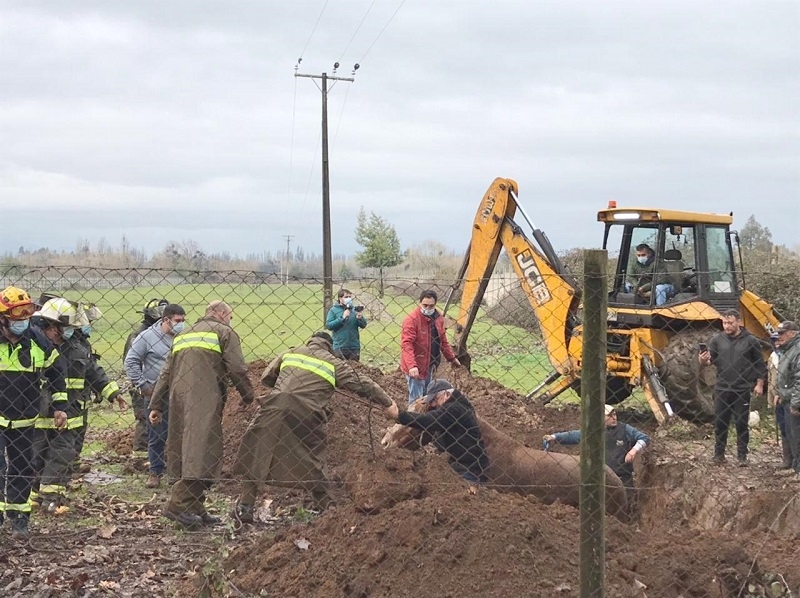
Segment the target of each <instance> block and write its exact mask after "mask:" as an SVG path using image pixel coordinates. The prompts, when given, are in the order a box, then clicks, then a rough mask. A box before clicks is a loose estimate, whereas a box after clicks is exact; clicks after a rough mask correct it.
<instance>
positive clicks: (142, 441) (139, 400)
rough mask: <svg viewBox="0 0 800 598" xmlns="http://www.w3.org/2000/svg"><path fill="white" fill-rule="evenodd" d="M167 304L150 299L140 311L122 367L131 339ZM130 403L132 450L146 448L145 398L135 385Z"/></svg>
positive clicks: (127, 343) (157, 317) (159, 315)
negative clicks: (139, 320) (139, 318)
mask: <svg viewBox="0 0 800 598" xmlns="http://www.w3.org/2000/svg"><path fill="white" fill-rule="evenodd" d="M167 305H169V301H167V300H166V299H150V301H148V302H147V304H146V305H145V306H144V309H143V310H142V311H141V313H142V315H143V316H144V318H143V319H142V321H141V322H140V323H139V324H137V325H136V327H135V328H134V329H133V332H131V333H130V334H129V335H128V339H127V340H126V341H125V348H124V349H123V350H122V369H123V371H124V370H125V357H126V356H127V355H128V350H129V349H130V348H131V345H132V344H133V341H134V340H136V337H137V336H139V335H140V334H141V333H142V332H144V331H145V330H147V329H148V328H150V327H151V326H152V325H153V324H155V323H156V322H158V321H159V320H161V318H162V317H163V316H164V308H165V307H166V306H167ZM130 395H131V403H132V404H133V415H134V417H135V418H136V429H135V430H134V433H133V450H134V451H146V450H147V429H148V428H147V399H146V398H145V397H144V395H142V391H141V390H140V389H138V388H136V387H133V388H131V390H130Z"/></svg>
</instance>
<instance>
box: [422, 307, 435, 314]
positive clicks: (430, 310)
mask: <svg viewBox="0 0 800 598" xmlns="http://www.w3.org/2000/svg"><path fill="white" fill-rule="evenodd" d="M419 310H420V311H421V312H422V315H423V316H432V315H433V314H434V312H435V311H436V308H435V307H427V308H426V307H420V308H419Z"/></svg>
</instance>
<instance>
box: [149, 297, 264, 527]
mask: <svg viewBox="0 0 800 598" xmlns="http://www.w3.org/2000/svg"><path fill="white" fill-rule="evenodd" d="M232 318H233V309H232V308H231V307H230V306H229V305H228V304H227V303H225V302H224V301H219V300H217V301H212V302H211V303H209V304H208V307H206V313H205V316H204V317H203V318H201V319H200V320H198V322H197V323H196V324H194V325H193V326H190V327H189V328H187V329H186V330H185V331H184V332H182V333H181V334H179V335H177V336H176V337H175V339H174V340H173V342H172V352H171V353H170V356H169V358H168V359H167V362H166V364H165V365H164V368H163V369H162V370H161V374H160V375H159V378H158V382H156V386H155V388H154V389H153V396H152V398H151V399H150V410H151V411H150V423H151V424H153V425H154V426H155V425H158V424H159V423H160V422H161V419H162V413H163V412H164V409H165V403H166V401H167V400H169V412H170V413H169V433H168V436H167V475H168V476H169V477H170V478H173V479H175V480H177V481H176V482H175V484H174V485H173V486H172V491H171V493H170V498H169V502H168V503H167V505H166V507H164V516H165V517H166V518H167V519H171V520H173V521H175V522H177V523H179V524H180V525H181V526H183V527H184V528H186V529H197V528H198V527H200V526H201V525H203V524H214V523H218V522H219V519H218V518H216V517H212V516H211V515H209V513H208V512H207V511H206V508H205V506H204V504H203V503H204V502H205V493H206V491H207V490H208V489H209V488H210V487H211V485H212V484H213V482H214V480H215V479H216V478H217V477H218V476H219V471H220V467H221V466H222V410H223V408H224V407H225V399H226V395H227V383H226V380H227V379H230V380H231V382H232V383H233V385H234V386H235V387H236V390H238V391H239V394H240V395H241V397H242V402H243V403H252V402H253V398H254V393H253V386H252V384H250V380H249V379H248V378H247V363H245V360H244V356H243V355H242V345H241V342H240V341H239V335H238V334H236V332H235V331H234V330H233V328H231V326H230V323H231V319H232Z"/></svg>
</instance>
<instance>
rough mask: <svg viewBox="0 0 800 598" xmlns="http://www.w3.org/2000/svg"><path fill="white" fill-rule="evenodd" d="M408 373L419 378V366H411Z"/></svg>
mask: <svg viewBox="0 0 800 598" xmlns="http://www.w3.org/2000/svg"><path fill="white" fill-rule="evenodd" d="M408 375H409V376H411V377H412V378H419V368H418V367H416V366H415V367H413V368H410V369H409V370H408Z"/></svg>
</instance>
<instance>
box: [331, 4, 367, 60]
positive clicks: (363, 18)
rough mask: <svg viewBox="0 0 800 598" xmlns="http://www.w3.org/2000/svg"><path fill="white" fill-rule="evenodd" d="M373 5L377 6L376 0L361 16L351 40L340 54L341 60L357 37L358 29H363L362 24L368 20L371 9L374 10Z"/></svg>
mask: <svg viewBox="0 0 800 598" xmlns="http://www.w3.org/2000/svg"><path fill="white" fill-rule="evenodd" d="M373 6H375V0H372V4H370V5H369V8H368V9H367V12H365V13H364V16H363V17H362V18H361V22H360V23H359V24H358V27H356V30H355V31H353V36H352V37H351V38H350V41H349V42H347V45H346V46H345V47H344V50H342V53H341V55H340V56H339V61H341V60H342V59H343V58H344V53H345V52H347V49H348V48H349V47H350V44H352V43H353V40H354V39H355V38H356V34H357V33H358V30H359V29H361V26H362V25H363V24H364V21H366V20H367V15H368V14H369V11H371V10H372V7H373Z"/></svg>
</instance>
